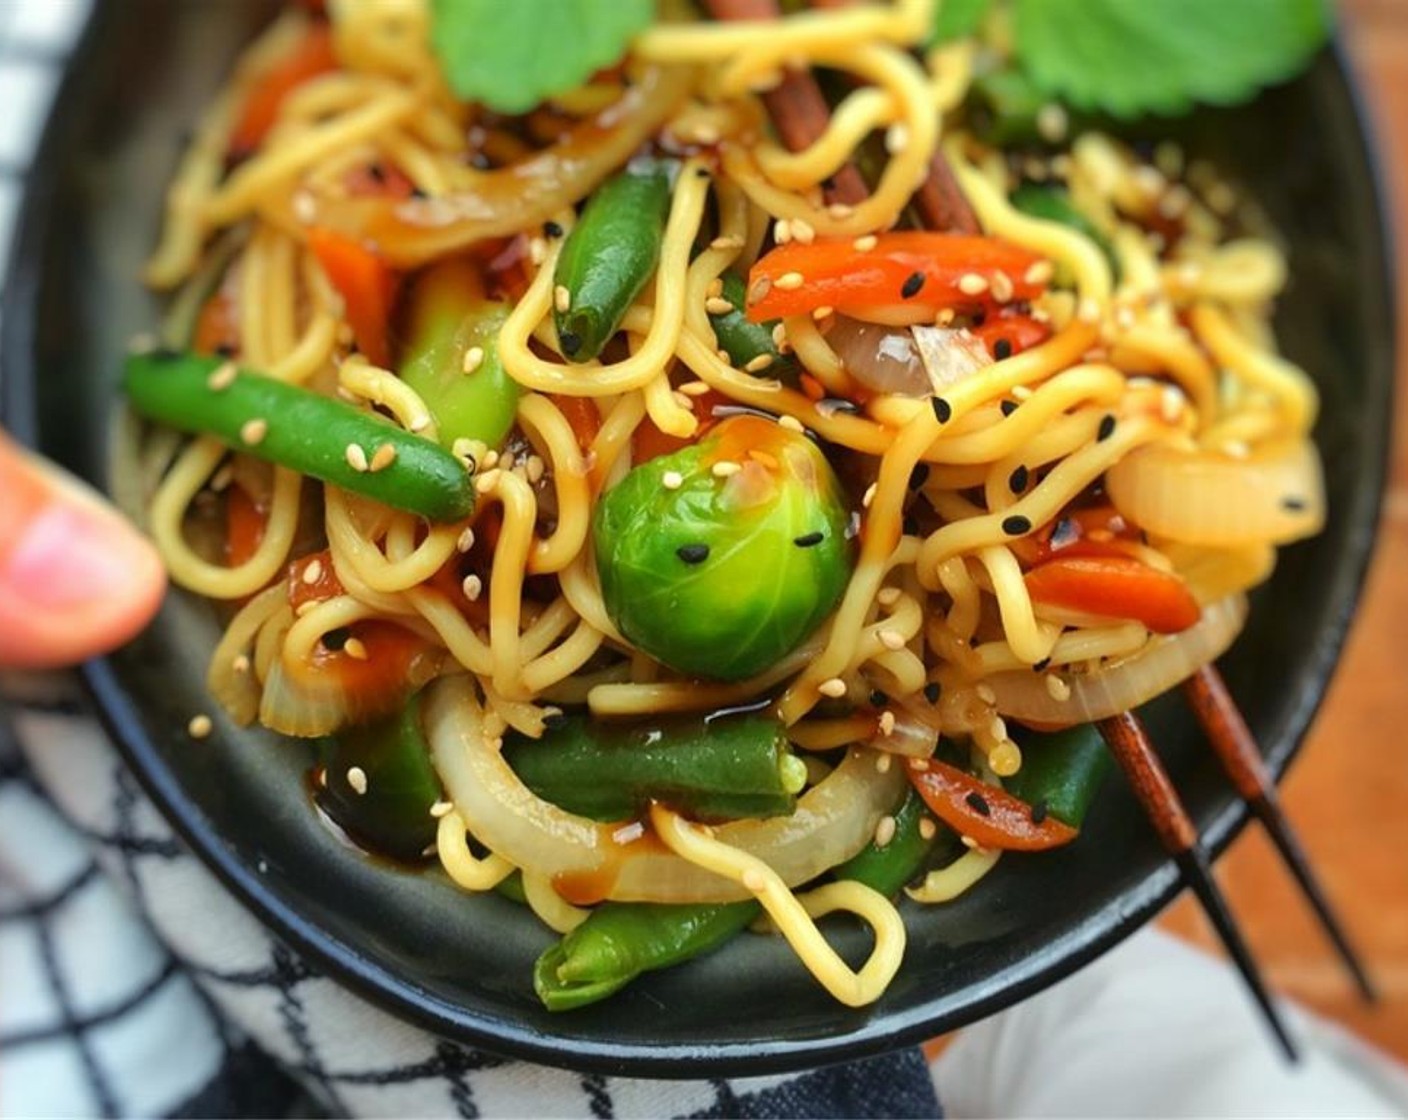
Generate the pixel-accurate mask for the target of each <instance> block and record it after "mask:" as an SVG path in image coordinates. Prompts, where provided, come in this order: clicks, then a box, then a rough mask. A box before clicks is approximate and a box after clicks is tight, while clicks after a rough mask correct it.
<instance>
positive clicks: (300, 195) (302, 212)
mask: <svg viewBox="0 0 1408 1120" xmlns="http://www.w3.org/2000/svg"><path fill="white" fill-rule="evenodd" d="M293 216H294V217H295V218H297V219H298V220H299V221H300V222H302V223H303V224H304V225H305V226H306V225H312V224H313V223H314V222H315V221H317V220H318V200H317V199H316V198H314V197H313V196H312V195H311V194H309V193H308V192H307V191H297V192H296V193H295V194H294V196H293Z"/></svg>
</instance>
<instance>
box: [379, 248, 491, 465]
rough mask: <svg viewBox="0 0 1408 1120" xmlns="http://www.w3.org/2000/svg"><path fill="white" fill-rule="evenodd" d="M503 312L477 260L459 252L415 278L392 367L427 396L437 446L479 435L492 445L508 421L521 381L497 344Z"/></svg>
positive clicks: (424, 398)
mask: <svg viewBox="0 0 1408 1120" xmlns="http://www.w3.org/2000/svg"><path fill="white" fill-rule="evenodd" d="M507 318H508V307H507V306H506V305H505V304H503V303H499V302H497V301H495V300H490V299H487V298H486V297H485V294H484V280H483V277H482V276H481V274H480V271H479V269H478V267H477V266H475V265H474V264H473V263H472V262H470V261H468V260H466V259H464V258H462V257H452V258H450V259H449V260H446V261H442V262H441V263H439V264H436V265H433V266H432V267H431V268H428V269H426V270H425V272H424V273H422V274H421V276H420V277H419V278H418V279H417V280H416V284H415V287H414V288H413V289H412V290H411V293H410V297H409V308H408V312H407V316H406V336H407V337H406V345H405V348H404V352H403V353H402V356H401V360H400V364H399V368H398V370H397V372H398V373H399V374H400V377H401V380H403V381H404V382H405V383H406V384H407V385H409V386H410V387H411V388H412V389H414V390H415V391H416V392H417V393H419V394H420V396H421V399H422V400H423V401H425V406H426V408H428V409H429V410H430V415H431V416H432V417H434V418H435V424H436V430H437V434H438V436H439V439H440V444H441V446H443V447H446V448H452V447H454V445H455V442H456V441H457V440H460V439H476V440H482V441H483V442H484V443H486V444H487V445H488V446H490V447H495V448H496V447H499V446H500V445H501V444H502V443H503V441H504V439H505V437H506V436H507V435H508V433H509V429H510V428H512V427H513V420H514V413H515V409H516V407H517V405H518V398H519V387H518V382H516V381H514V380H513V378H511V377H509V375H508V374H507V373H505V372H504V367H503V362H501V361H500V360H499V345H498V337H499V329H500V328H501V327H502V326H503V325H504V320H505V319H507Z"/></svg>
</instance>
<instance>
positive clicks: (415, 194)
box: [411, 187, 430, 198]
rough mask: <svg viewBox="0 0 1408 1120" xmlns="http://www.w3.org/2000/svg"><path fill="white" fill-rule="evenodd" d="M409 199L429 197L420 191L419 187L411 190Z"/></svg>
mask: <svg viewBox="0 0 1408 1120" xmlns="http://www.w3.org/2000/svg"><path fill="white" fill-rule="evenodd" d="M411 197H412V198H429V197H430V196H429V195H428V194H426V193H425V192H424V191H423V190H421V189H420V188H419V187H412V188H411Z"/></svg>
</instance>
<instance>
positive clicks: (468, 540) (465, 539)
mask: <svg viewBox="0 0 1408 1120" xmlns="http://www.w3.org/2000/svg"><path fill="white" fill-rule="evenodd" d="M473 547H474V530H473V529H466V530H465V531H464V532H462V533H461V534H460V535H459V539H458V540H457V541H455V551H456V552H468V551H469V550H470V549H471V548H473Z"/></svg>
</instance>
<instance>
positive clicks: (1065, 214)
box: [1011, 183, 1120, 283]
mask: <svg viewBox="0 0 1408 1120" xmlns="http://www.w3.org/2000/svg"><path fill="white" fill-rule="evenodd" d="M1011 201H1012V205H1013V206H1014V207H1016V208H1017V209H1018V210H1020V211H1021V212H1022V213H1023V214H1030V215H1031V216H1032V217H1033V218H1042V219H1044V220H1046V221H1048V222H1060V223H1061V225H1063V226H1069V227H1070V228H1071V229H1073V230H1075V231H1076V232H1077V233H1082V234H1084V235H1085V236H1086V237H1088V238H1090V239H1091V240H1092V241H1094V242H1095V244H1096V245H1098V246H1099V247H1100V252H1101V253H1103V254H1104V255H1105V259H1106V260H1107V261H1108V262H1109V263H1110V275H1111V276H1112V277H1113V279H1114V280H1115V282H1116V283H1118V282H1119V278H1120V262H1119V258H1118V257H1116V256H1115V249H1114V246H1113V245H1111V244H1110V239H1109V238H1108V237H1106V236H1105V235H1104V234H1103V233H1102V232H1101V231H1100V230H1099V229H1097V228H1096V226H1095V223H1094V222H1092V221H1091V220H1090V219H1089V218H1087V217H1086V216H1085V215H1084V214H1083V213H1081V211H1079V210H1077V209H1076V207H1075V205H1074V204H1073V203H1072V202H1071V196H1070V195H1069V194H1067V193H1066V192H1065V191H1064V190H1062V189H1061V188H1060V187H1054V186H1046V185H1043V184H1040V183H1023V184H1022V185H1021V186H1019V187H1018V188H1017V189H1016V190H1015V191H1013V192H1012V200H1011Z"/></svg>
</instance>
